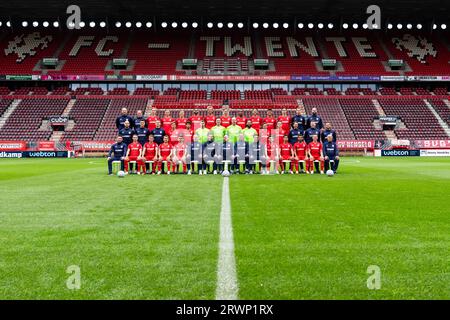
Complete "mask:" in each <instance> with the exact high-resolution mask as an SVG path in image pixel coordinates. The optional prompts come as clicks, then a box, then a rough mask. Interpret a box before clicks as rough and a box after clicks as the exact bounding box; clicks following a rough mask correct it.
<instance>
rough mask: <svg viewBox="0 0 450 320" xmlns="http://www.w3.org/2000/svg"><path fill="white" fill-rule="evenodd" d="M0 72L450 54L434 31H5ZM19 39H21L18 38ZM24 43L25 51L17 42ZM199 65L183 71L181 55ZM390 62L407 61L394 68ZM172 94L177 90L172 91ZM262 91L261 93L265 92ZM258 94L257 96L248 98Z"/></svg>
mask: <svg viewBox="0 0 450 320" xmlns="http://www.w3.org/2000/svg"><path fill="white" fill-rule="evenodd" d="M0 36H1V37H2V46H1V52H2V54H0V70H2V72H4V74H10V75H14V74H33V75H45V76H51V77H52V76H58V75H60V74H65V75H96V76H97V75H98V76H100V75H102V76H104V75H118V74H121V75H158V76H160V75H214V74H218V75H224V74H230V75H280V76H292V75H322V76H323V75H335V76H341V75H361V76H363V75H366V76H370V75H379V76H385V75H391V76H399V75H430V76H438V75H448V74H449V66H448V61H449V60H450V53H449V51H448V49H447V47H446V44H445V42H443V41H442V40H441V39H439V37H438V36H435V35H428V34H427V35H425V34H422V33H417V32H411V31H408V32H401V33H400V32H393V33H389V34H386V35H380V36H378V37H377V36H375V35H374V34H373V33H370V32H366V31H349V30H348V31H346V33H345V35H342V34H338V33H336V32H334V33H333V32H331V31H330V32H328V34H327V35H321V34H317V33H304V34H296V35H292V34H290V33H288V32H283V31H281V30H279V31H277V32H276V33H275V34H273V33H270V32H266V34H264V33H263V34H250V35H249V34H247V33H244V32H241V33H240V32H233V37H230V36H229V35H228V34H227V33H226V32H222V33H221V34H214V35H210V34H196V33H189V32H167V31H166V32H165V31H160V32H151V33H148V32H123V31H122V32H121V31H115V32H114V33H112V34H111V33H105V32H101V31H86V30H82V31H76V32H75V31H73V32H71V33H67V34H64V33H59V32H56V31H51V30H50V29H42V30H37V31H36V30H25V31H22V32H21V33H20V34H19V33H14V32H12V33H11V32H5V33H4V34H0ZM17 41H19V43H17ZM20 43H24V47H22V48H21V49H20V50H19V49H18V45H19V44H20ZM47 57H54V58H58V59H59V61H60V62H61V63H60V64H59V65H58V67H57V68H56V69H55V70H51V69H50V70H46V69H45V68H42V69H41V62H42V60H43V58H47ZM187 57H190V58H195V59H197V60H198V66H197V68H196V69H194V70H191V69H189V70H184V69H183V68H182V60H183V59H184V58H187ZM115 58H126V59H128V61H129V65H127V68H125V69H123V70H120V69H114V68H113V66H112V60H113V59H115ZM258 58H259V59H267V60H268V61H269V68H268V69H267V70H255V66H254V65H253V62H254V61H253V59H258ZM324 58H328V59H335V60H336V61H337V67H336V69H335V70H332V71H328V70H324V69H323V68H322V66H321V59H324ZM389 59H398V60H403V61H404V62H405V68H404V69H403V70H390V69H389V67H388V63H387V62H388V60H389ZM170 94H173V93H170ZM263 96H264V95H263ZM249 98H252V99H254V98H255V97H254V96H249Z"/></svg>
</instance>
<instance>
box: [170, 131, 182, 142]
mask: <svg viewBox="0 0 450 320" xmlns="http://www.w3.org/2000/svg"><path fill="white" fill-rule="evenodd" d="M180 133H181V132H180V130H178V129H175V130H173V131H172V130H171V131H169V132H168V135H169V138H170V139H169V140H170V144H171V145H172V146H174V145H176V144H177V143H178V137H179V136H180Z"/></svg>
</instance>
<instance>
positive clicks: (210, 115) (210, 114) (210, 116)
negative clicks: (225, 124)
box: [205, 106, 216, 129]
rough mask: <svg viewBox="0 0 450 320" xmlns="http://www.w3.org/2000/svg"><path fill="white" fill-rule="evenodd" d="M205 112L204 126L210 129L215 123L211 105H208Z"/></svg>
mask: <svg viewBox="0 0 450 320" xmlns="http://www.w3.org/2000/svg"><path fill="white" fill-rule="evenodd" d="M206 110H207V114H206V117H205V127H206V128H207V129H211V128H212V127H214V126H215V125H216V116H215V115H214V108H213V107H212V106H208V108H207V109H206Z"/></svg>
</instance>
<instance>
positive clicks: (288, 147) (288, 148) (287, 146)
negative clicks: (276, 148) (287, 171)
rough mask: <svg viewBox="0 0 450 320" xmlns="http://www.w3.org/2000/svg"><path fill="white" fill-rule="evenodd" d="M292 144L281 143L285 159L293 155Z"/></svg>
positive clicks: (281, 153)
mask: <svg viewBox="0 0 450 320" xmlns="http://www.w3.org/2000/svg"><path fill="white" fill-rule="evenodd" d="M291 150H292V146H291V144H290V143H283V144H281V145H280V155H281V157H282V158H283V159H288V158H290V157H291Z"/></svg>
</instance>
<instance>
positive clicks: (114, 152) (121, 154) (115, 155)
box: [108, 136, 127, 175]
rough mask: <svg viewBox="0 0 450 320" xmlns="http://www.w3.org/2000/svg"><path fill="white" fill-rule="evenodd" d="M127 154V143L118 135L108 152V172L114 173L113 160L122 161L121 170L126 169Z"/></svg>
mask: <svg viewBox="0 0 450 320" xmlns="http://www.w3.org/2000/svg"><path fill="white" fill-rule="evenodd" d="M126 155H127V145H126V144H125V143H124V142H123V138H122V137H121V136H118V137H117V139H116V143H114V144H113V145H112V146H111V149H110V150H109V152H108V174H109V175H112V163H113V161H120V170H122V171H123V170H124V167H125V166H124V160H125V156H126Z"/></svg>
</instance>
